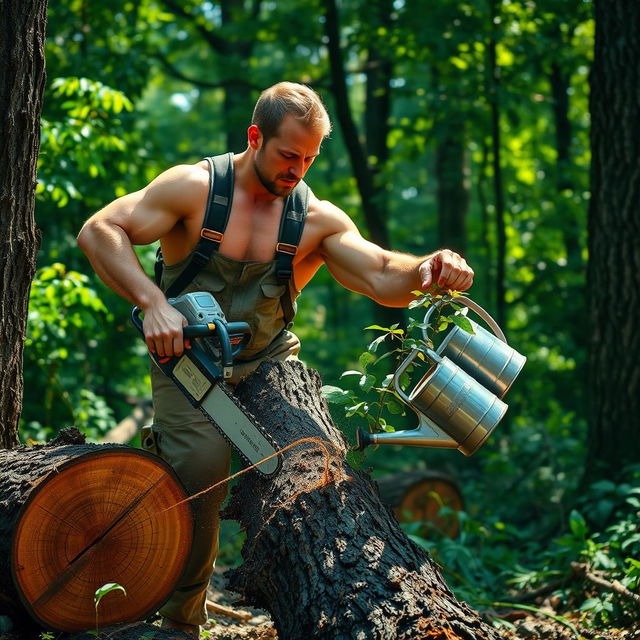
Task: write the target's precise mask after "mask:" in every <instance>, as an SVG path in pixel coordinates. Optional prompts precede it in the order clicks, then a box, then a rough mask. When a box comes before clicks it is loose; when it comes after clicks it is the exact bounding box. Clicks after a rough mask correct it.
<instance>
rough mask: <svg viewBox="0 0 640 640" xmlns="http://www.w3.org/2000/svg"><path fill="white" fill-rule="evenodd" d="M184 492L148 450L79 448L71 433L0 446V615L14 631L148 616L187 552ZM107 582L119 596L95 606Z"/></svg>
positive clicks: (77, 435)
mask: <svg viewBox="0 0 640 640" xmlns="http://www.w3.org/2000/svg"><path fill="white" fill-rule="evenodd" d="M185 498H186V494H185V491H184V489H183V488H182V485H181V484H180V482H179V481H178V479H177V477H176V476H175V474H174V472H173V470H172V469H171V468H170V467H169V466H168V465H167V464H166V463H165V462H164V461H163V460H161V459H160V458H158V457H157V456H153V455H151V454H148V453H145V452H143V451H139V450H136V449H132V448H131V447H126V446H122V445H96V444H86V443H84V438H83V436H82V435H81V434H80V433H79V432H78V431H77V430H76V429H67V430H63V433H62V434H61V436H60V437H59V438H57V439H56V440H54V441H52V442H51V443H49V444H47V445H36V446H32V447H26V446H20V447H16V448H15V449H11V450H3V451H0V615H5V616H9V617H10V618H11V619H12V622H13V625H14V628H16V629H18V630H21V629H22V628H29V627H31V626H32V625H33V624H34V623H36V624H38V625H39V626H41V627H44V628H48V629H56V630H61V631H71V632H75V631H83V630H86V629H95V628H96V626H98V625H99V626H100V627H105V626H109V625H114V624H116V623H120V622H129V621H135V620H140V619H141V618H144V617H145V616H147V615H149V614H151V613H153V612H155V611H156V610H157V609H158V607H159V606H160V605H161V604H162V603H163V602H164V601H165V600H167V599H168V597H169V596H170V595H171V593H172V591H173V589H174V587H175V584H176V583H177V581H178V579H179V577H180V573H181V572H182V569H183V567H184V563H185V560H186V557H187V554H188V552H189V549H190V544H191V536H192V532H193V521H192V517H191V512H190V507H189V506H188V503H181V501H183V500H184V499H185ZM178 503H181V504H178ZM176 504H178V506H175V505H176ZM107 583H116V584H118V585H121V586H122V587H123V588H124V590H125V591H126V595H125V593H123V591H122V590H120V589H115V590H114V591H113V592H109V593H107V594H106V595H105V596H104V597H103V598H102V599H101V600H100V602H99V604H98V606H97V607H96V602H95V600H94V598H95V594H96V591H97V590H98V589H101V588H102V587H103V586H104V585H105V584H107ZM30 620H31V621H33V622H30Z"/></svg>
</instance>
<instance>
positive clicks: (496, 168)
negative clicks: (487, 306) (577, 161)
mask: <svg viewBox="0 0 640 640" xmlns="http://www.w3.org/2000/svg"><path fill="white" fill-rule="evenodd" d="M498 13H499V6H498V3H497V2H496V0H491V2H490V19H491V25H490V33H491V36H490V37H489V42H488V44H487V53H488V58H489V64H488V73H489V87H488V95H489V104H490V109H491V150H492V154H491V155H492V166H493V192H494V205H495V210H496V218H495V222H496V240H497V242H496V282H495V286H496V321H497V322H498V324H499V325H500V326H501V327H504V326H505V320H506V260H507V255H506V254H507V230H506V227H505V220H504V213H505V211H504V210H505V204H504V188H503V186H502V160H501V146H502V143H501V135H500V67H499V65H498V61H497V53H496V52H497V46H498V36H497V28H496V24H497V22H496V21H497V20H498V18H499V15H498Z"/></svg>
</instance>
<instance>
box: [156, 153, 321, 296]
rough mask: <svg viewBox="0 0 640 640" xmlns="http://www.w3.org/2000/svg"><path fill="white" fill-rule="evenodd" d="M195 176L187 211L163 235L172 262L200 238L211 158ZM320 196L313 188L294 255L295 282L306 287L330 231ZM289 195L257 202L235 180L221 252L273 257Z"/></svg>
mask: <svg viewBox="0 0 640 640" xmlns="http://www.w3.org/2000/svg"><path fill="white" fill-rule="evenodd" d="M192 171H193V174H194V176H193V177H194V180H193V181H192V182H191V184H190V187H189V193H188V194H185V195H186V199H185V203H186V204H185V215H184V217H183V218H182V219H181V220H180V221H179V222H178V223H177V224H176V225H175V226H174V227H173V228H172V229H171V230H170V231H169V232H168V233H167V234H166V235H165V236H164V237H163V238H161V241H160V242H161V246H162V253H163V256H164V260H165V263H166V264H167V265H171V264H175V263H177V262H180V261H181V260H183V259H184V258H186V257H187V256H188V255H189V253H191V251H192V250H193V248H194V247H195V245H196V244H197V242H198V240H199V238H200V231H201V229H202V224H203V221H204V215H205V209H206V204H207V197H208V194H209V170H208V166H207V163H206V162H205V161H203V162H200V163H198V164H197V165H194V166H193V168H192ZM318 204H319V203H318V200H317V199H316V198H315V197H314V196H313V194H310V198H309V209H308V214H307V221H306V224H305V227H304V231H303V234H302V238H301V241H300V245H299V247H298V252H297V254H296V257H295V259H294V284H295V288H296V289H297V290H298V291H300V290H301V289H302V288H303V287H304V286H305V285H306V284H307V283H308V282H309V280H311V278H312V277H313V275H314V274H315V272H316V271H317V270H318V268H319V267H320V266H321V265H322V263H323V260H322V257H321V256H320V254H319V252H318V249H319V248H320V245H321V243H322V239H323V238H324V235H326V231H325V230H324V229H323V228H322V224H321V216H320V215H319V210H318ZM283 206H284V201H283V199H282V198H277V199H275V200H272V201H267V202H261V203H256V202H255V201H254V200H253V199H252V198H250V197H249V196H248V194H247V193H246V192H245V191H244V190H243V189H242V188H241V187H239V186H238V184H237V182H236V183H235V184H234V191H233V202H232V207H231V212H230V215H229V221H228V224H227V228H226V230H225V234H224V239H223V241H222V243H221V245H220V249H219V251H220V253H221V254H222V255H224V256H226V257H228V258H232V259H234V260H242V261H246V262H268V261H271V260H273V259H274V258H275V247H276V244H277V242H278V231H279V228H280V218H281V215H282V209H283Z"/></svg>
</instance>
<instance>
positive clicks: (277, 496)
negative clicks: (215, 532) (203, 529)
mask: <svg viewBox="0 0 640 640" xmlns="http://www.w3.org/2000/svg"><path fill="white" fill-rule="evenodd" d="M320 386H321V381H320V378H319V376H318V374H317V373H316V372H314V371H312V370H309V369H307V368H306V367H305V366H304V365H303V364H302V363H300V362H285V363H280V362H277V363H273V362H269V363H264V364H262V365H261V366H260V368H259V369H258V370H257V371H256V372H254V373H253V374H252V375H250V376H249V377H247V378H246V379H245V380H244V381H243V382H241V383H240V384H239V385H238V386H237V388H236V394H237V396H238V398H239V399H240V400H241V401H242V403H243V404H244V405H245V406H246V407H247V408H248V409H250V410H251V411H252V412H253V413H254V414H255V415H257V416H260V419H261V422H262V424H263V425H264V426H265V427H266V428H267V429H268V430H269V431H270V433H271V434H272V436H273V437H274V439H275V441H276V442H277V443H278V445H279V447H280V448H284V447H287V446H288V445H290V444H292V443H293V442H295V441H298V440H300V439H303V441H302V442H301V443H300V444H298V445H295V446H294V447H292V448H290V449H288V450H287V451H285V452H284V453H283V454H282V456H283V466H282V470H281V471H280V473H279V474H278V475H277V476H276V477H275V478H273V479H264V478H263V477H261V476H259V474H258V473H257V472H255V471H251V472H249V473H247V474H245V475H243V476H241V480H240V481H239V483H238V484H237V485H236V486H235V487H234V489H233V492H232V496H231V500H230V502H229V506H228V507H227V508H226V510H225V511H224V513H223V517H225V518H232V519H235V520H237V521H238V522H240V524H241V525H242V526H243V528H245V529H246V532H247V538H246V541H245V543H244V545H243V548H242V557H243V560H244V563H243V564H242V566H240V567H239V568H237V569H234V570H231V571H229V572H227V574H226V577H227V580H228V584H229V588H230V589H232V590H233V591H235V592H237V593H239V594H240V595H241V596H242V601H241V602H242V603H244V604H249V605H252V606H256V607H260V608H263V609H266V610H267V611H269V612H270V613H271V615H272V617H273V620H274V624H275V627H276V629H277V631H278V637H279V640H303V639H304V640H307V639H309V638H314V639H318V640H325V639H326V640H339V639H344V640H378V639H379V640H383V639H384V640H387V639H389V640H390V639H394V640H410V639H411V640H420V639H430V640H440V639H442V640H445V639H446V640H454V639H455V638H461V639H469V640H471V639H475V640H496V639H497V638H498V637H499V636H498V634H497V633H496V632H495V631H494V630H493V629H492V628H491V627H490V626H489V625H487V624H486V623H484V622H483V621H482V620H481V619H480V617H479V616H478V614H477V613H476V612H475V611H473V610H472V609H470V608H469V607H468V606H467V605H466V604H464V603H462V602H459V601H457V600H456V598H455V597H454V595H453V594H452V592H451V591H450V590H449V588H448V587H447V585H446V584H445V583H444V581H443V579H442V576H441V573H440V570H439V568H438V566H437V565H436V564H435V563H434V562H433V561H432V560H431V558H430V557H429V556H428V554H427V553H426V552H425V551H423V550H422V549H420V548H419V547H418V546H417V545H416V544H414V543H413V542H412V541H411V540H409V539H408V538H407V536H406V535H405V534H404V533H403V532H402V530H401V529H400V527H399V526H398V524H397V522H396V520H395V519H394V517H393V515H392V513H391V512H390V510H389V509H388V508H387V507H385V506H384V505H383V504H382V503H381V502H380V499H379V496H378V493H377V490H376V488H375V485H374V484H373V482H372V481H371V479H370V478H369V476H368V475H367V474H365V473H361V472H358V471H355V470H353V469H351V468H350V467H349V465H348V464H347V463H346V461H345V454H346V451H347V445H346V443H345V441H344V439H343V437H342V435H341V434H340V432H339V431H338V430H337V429H336V427H335V426H334V424H333V422H332V420H331V417H330V415H329V411H328V407H327V405H326V402H325V401H324V399H323V398H322V397H321V394H320Z"/></svg>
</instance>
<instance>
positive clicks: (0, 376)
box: [0, 0, 47, 448]
mask: <svg viewBox="0 0 640 640" xmlns="http://www.w3.org/2000/svg"><path fill="white" fill-rule="evenodd" d="M46 12H47V3H46V0H0V59H1V60H2V64H0V140H2V154H0V242H1V243H2V244H1V245H0V278H1V284H0V318H2V322H1V323H0V448H6V447H11V446H14V445H15V444H17V443H18V418H19V417H20V410H21V407H22V389H23V382H22V353H23V342H24V334H25V326H26V320H27V306H28V301H29V287H30V286H31V281H32V280H33V275H34V273H35V268H36V254H37V252H38V244H39V242H38V235H37V232H36V229H35V222H34V217H33V210H34V206H35V185H36V162H37V158H38V150H39V148H40V112H41V110H42V92H43V88H44V80H45V72H44V36H45V26H46Z"/></svg>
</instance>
